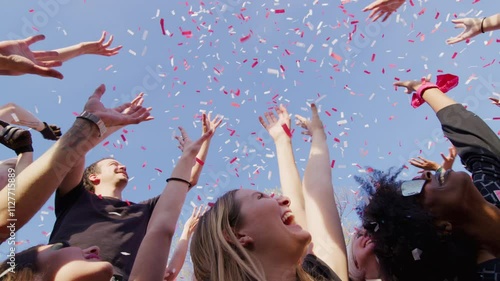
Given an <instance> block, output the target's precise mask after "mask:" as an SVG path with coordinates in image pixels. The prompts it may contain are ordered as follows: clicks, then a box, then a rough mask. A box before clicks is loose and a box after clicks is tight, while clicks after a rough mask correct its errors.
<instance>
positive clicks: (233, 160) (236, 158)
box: [229, 157, 238, 164]
mask: <svg viewBox="0 0 500 281" xmlns="http://www.w3.org/2000/svg"><path fill="white" fill-rule="evenodd" d="M236 160H238V157H234V158H233V159H231V161H229V164H233V163H234V162H235V161H236Z"/></svg>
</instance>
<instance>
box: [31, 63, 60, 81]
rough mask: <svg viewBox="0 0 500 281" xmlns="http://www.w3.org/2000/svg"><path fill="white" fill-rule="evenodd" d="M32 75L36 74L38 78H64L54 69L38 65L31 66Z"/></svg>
mask: <svg viewBox="0 0 500 281" xmlns="http://www.w3.org/2000/svg"><path fill="white" fill-rule="evenodd" d="M33 74H38V75H40V76H45V77H53V78H57V79H63V78H64V76H63V75H62V74H61V72H59V71H57V70H55V69H52V68H48V67H44V66H39V65H34V66H33Z"/></svg>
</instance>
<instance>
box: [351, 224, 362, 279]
mask: <svg viewBox="0 0 500 281" xmlns="http://www.w3.org/2000/svg"><path fill="white" fill-rule="evenodd" d="M354 235H356V233H354ZM353 240H354V237H351V239H350V240H349V243H348V244H347V270H348V271H349V278H350V279H351V280H352V281H365V280H366V279H365V271H364V270H361V269H360V268H358V267H357V266H356V262H355V260H354V259H355V257H354V253H353V251H352V248H353V244H354V243H353Z"/></svg>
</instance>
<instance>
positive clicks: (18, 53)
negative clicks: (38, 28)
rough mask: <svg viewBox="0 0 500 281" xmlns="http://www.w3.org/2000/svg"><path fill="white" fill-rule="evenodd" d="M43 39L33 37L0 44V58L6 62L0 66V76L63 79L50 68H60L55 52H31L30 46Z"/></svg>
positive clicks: (42, 37)
mask: <svg viewBox="0 0 500 281" xmlns="http://www.w3.org/2000/svg"><path fill="white" fill-rule="evenodd" d="M43 39H45V36H44V35H35V36H32V37H29V38H26V39H22V40H9V41H2V42H0V56H3V57H4V59H6V60H7V61H6V62H5V63H4V65H3V66H0V75H13V76H14V75H23V74H36V75H40V76H44V77H54V78H57V79H63V75H62V74H61V73H60V72H59V71H57V70H55V69H52V67H57V66H61V65H62V62H61V61H58V60H57V57H58V55H59V54H58V53H57V52H56V51H31V50H30V46H31V45H32V44H34V43H36V42H38V41H41V40H43Z"/></svg>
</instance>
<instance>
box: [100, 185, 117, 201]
mask: <svg viewBox="0 0 500 281" xmlns="http://www.w3.org/2000/svg"><path fill="white" fill-rule="evenodd" d="M122 190H123V188H120V187H117V186H114V185H103V184H100V185H99V186H96V187H95V194H96V195H101V196H103V197H113V198H116V199H119V200H122Z"/></svg>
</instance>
